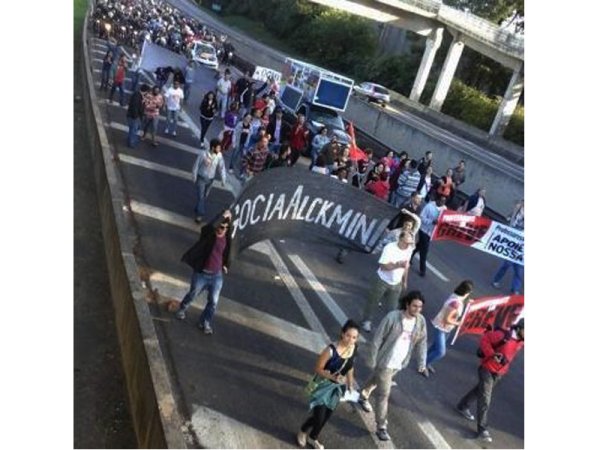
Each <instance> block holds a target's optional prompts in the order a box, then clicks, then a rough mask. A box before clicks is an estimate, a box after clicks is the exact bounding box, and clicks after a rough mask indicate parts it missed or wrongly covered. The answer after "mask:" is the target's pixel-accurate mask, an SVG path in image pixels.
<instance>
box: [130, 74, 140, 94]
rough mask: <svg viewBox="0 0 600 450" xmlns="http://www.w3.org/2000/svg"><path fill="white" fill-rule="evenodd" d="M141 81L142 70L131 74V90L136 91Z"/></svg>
mask: <svg viewBox="0 0 600 450" xmlns="http://www.w3.org/2000/svg"><path fill="white" fill-rule="evenodd" d="M139 82H140V72H139V71H135V72H133V74H132V75H131V92H135V91H136V89H137V85H138V83H139Z"/></svg>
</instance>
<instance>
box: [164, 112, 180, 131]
mask: <svg viewBox="0 0 600 450" xmlns="http://www.w3.org/2000/svg"><path fill="white" fill-rule="evenodd" d="M178 115H179V111H171V110H170V109H167V126H166V127H165V133H167V134H169V132H173V133H175V132H176V131H177V116H178Z"/></svg>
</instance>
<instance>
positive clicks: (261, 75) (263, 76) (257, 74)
mask: <svg viewBox="0 0 600 450" xmlns="http://www.w3.org/2000/svg"><path fill="white" fill-rule="evenodd" d="M269 77H270V78H271V79H272V80H274V81H276V82H277V83H280V82H281V72H277V71H276V70H273V69H269V68H268V67H262V66H256V69H254V75H252V79H253V80H259V81H267V80H268V79H269Z"/></svg>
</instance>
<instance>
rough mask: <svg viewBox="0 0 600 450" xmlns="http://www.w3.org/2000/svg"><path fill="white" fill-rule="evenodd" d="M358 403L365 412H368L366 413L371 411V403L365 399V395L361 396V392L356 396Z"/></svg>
mask: <svg viewBox="0 0 600 450" xmlns="http://www.w3.org/2000/svg"><path fill="white" fill-rule="evenodd" d="M358 404H359V405H360V406H361V407H362V409H363V410H365V411H366V412H368V413H370V412H373V405H371V403H370V402H369V400H367V399H366V398H365V397H363V396H362V394H361V396H360V397H358Z"/></svg>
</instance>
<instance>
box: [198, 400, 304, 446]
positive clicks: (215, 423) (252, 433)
mask: <svg viewBox="0 0 600 450" xmlns="http://www.w3.org/2000/svg"><path fill="white" fill-rule="evenodd" d="M192 409H193V410H194V411H193V413H192V418H191V422H192V427H193V429H194V431H195V433H196V436H197V437H198V440H199V441H200V446H201V447H202V448H294V447H293V445H292V444H290V442H289V441H282V440H280V439H277V438H276V437H274V436H272V435H270V434H267V433H265V432H263V431H260V430H257V429H256V428H253V427H251V426H249V425H247V424H245V423H243V422H239V421H237V420H235V419H232V418H231V417H229V416H226V415H225V414H222V413H220V412H218V411H215V410H214V409H211V408H208V407H206V406H202V405H196V404H192Z"/></svg>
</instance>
